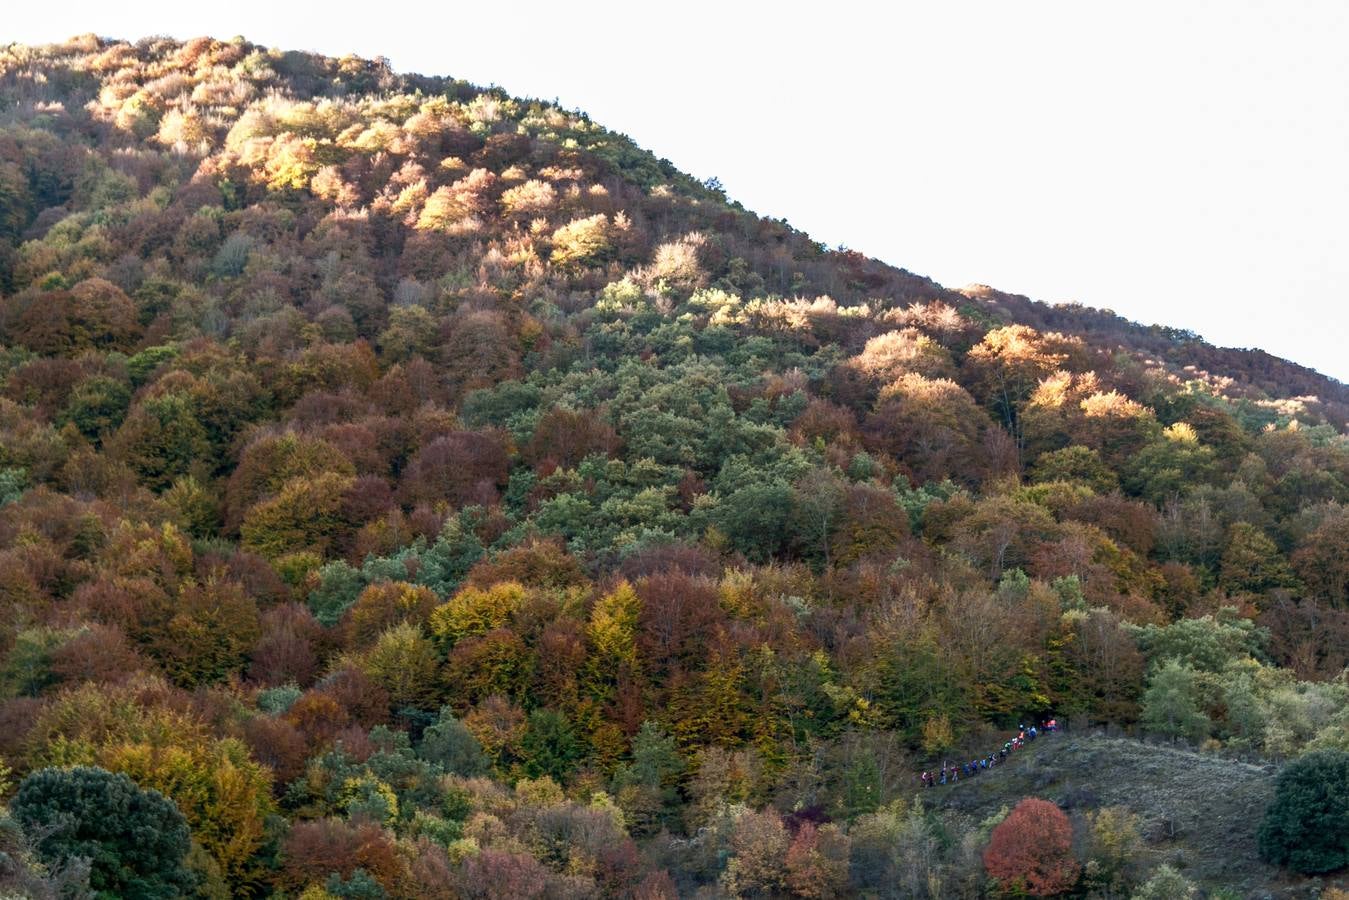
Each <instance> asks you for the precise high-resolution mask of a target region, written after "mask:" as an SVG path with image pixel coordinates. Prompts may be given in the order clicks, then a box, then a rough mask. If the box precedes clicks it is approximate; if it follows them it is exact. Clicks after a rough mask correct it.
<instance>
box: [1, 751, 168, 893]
mask: <svg viewBox="0 0 1349 900" xmlns="http://www.w3.org/2000/svg"><path fill="white" fill-rule="evenodd" d="M10 809H11V811H12V813H13V815H14V818H15V819H16V820H17V821H18V822H19V823H20V824H21V825H22V826H23V827H24V830H25V831H27V832H28V833H29V834H32V835H34V836H35V837H37V850H38V854H39V855H40V856H41V857H42V859H43V861H44V862H46V863H48V864H49V865H53V866H55V865H60V864H63V863H66V862H68V861H70V860H72V859H75V858H77V857H85V858H87V859H89V860H90V872H89V884H90V886H91V887H92V888H93V889H94V891H95V893H96V896H98V897H100V898H108V900H115V898H123V897H128V898H145V900H152V898H159V897H163V898H172V897H181V896H184V895H185V894H187V893H189V892H190V890H191V887H192V883H193V879H192V876H191V875H190V874H189V872H188V870H187V868H186V867H185V865H184V860H185V858H186V857H187V852H188V849H189V847H190V845H191V843H190V836H189V833H188V828H187V822H186V820H184V818H183V814H182V813H181V812H179V811H178V807H176V806H174V805H173V803H172V802H171V801H169V800H168V799H166V798H165V797H164V795H163V794H161V793H159V792H158V791H153V790H142V789H141V788H139V787H137V786H136V783H135V782H133V781H132V780H131V779H130V778H128V777H127V776H125V775H121V774H113V773H112V772H108V771H107V770H105V769H100V768H96V767H94V766H77V767H75V768H71V769H41V770H39V771H37V772H34V773H33V774H31V775H29V776H28V777H27V778H25V779H24V780H23V783H22V784H20V785H19V791H18V793H17V794H16V795H15V796H14V800H13V801H12V803H11V804H10Z"/></svg>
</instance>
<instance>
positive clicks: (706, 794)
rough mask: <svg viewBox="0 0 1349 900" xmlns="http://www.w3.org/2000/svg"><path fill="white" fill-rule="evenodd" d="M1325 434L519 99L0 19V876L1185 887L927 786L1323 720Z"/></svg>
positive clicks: (1320, 382) (1319, 726)
mask: <svg viewBox="0 0 1349 900" xmlns="http://www.w3.org/2000/svg"><path fill="white" fill-rule="evenodd" d="M452 64H453V60H452V59H451V60H448V61H447V66H449V67H452ZM708 139H709V140H715V136H714V135H709V136H708ZM765 152H771V149H770V148H769V147H768V146H767V145H766V147H765ZM838 164H840V165H846V150H845V148H843V147H841V148H840V159H839V160H838ZM802 174H803V177H827V172H820V173H802ZM896 214H897V215H899V214H902V212H897V213H896ZM1145 262H1146V261H1140V262H1139V264H1140V265H1143V264H1145ZM1158 289H1159V290H1164V289H1165V286H1164V285H1159V286H1158ZM1347 420H1349V389H1346V388H1345V386H1344V385H1342V384H1339V383H1338V382H1335V381H1333V380H1331V379H1328V378H1325V377H1323V376H1321V375H1318V374H1317V373H1315V372H1312V371H1310V370H1307V369H1304V368H1302V367H1299V366H1296V365H1294V364H1292V363H1288V362H1286V361H1283V360H1278V359H1275V358H1273V357H1270V356H1268V355H1267V354H1263V353H1260V352H1258V351H1238V350H1224V349H1219V348H1214V347H1211V346H1209V345H1207V344H1205V343H1204V342H1203V341H1202V340H1200V339H1199V338H1198V337H1197V336H1195V335H1192V334H1188V333H1184V332H1180V331H1176V330H1173V329H1168V328H1165V327H1159V326H1152V327H1144V326H1140V325H1136V324H1133V323H1129V322H1127V321H1125V320H1123V319H1121V318H1119V317H1117V316H1115V315H1114V314H1112V313H1108V312H1101V311H1097V310H1091V309H1086V308H1083V307H1077V306H1059V307H1051V306H1046V305H1042V304H1037V303H1034V302H1032V301H1030V300H1027V299H1026V298H1024V297H1016V296H1012V295H1008V294H1002V293H999V292H997V291H994V290H992V289H989V288H970V289H966V290H963V291H959V292H957V291H952V290H948V289H946V288H943V287H942V286H940V285H937V284H935V283H933V282H932V281H930V280H928V279H925V278H922V277H920V276H916V275H913V274H911V273H908V272H906V271H903V270H899V269H895V268H892V267H890V266H887V265H885V264H883V263H880V262H878V261H875V260H871V259H866V258H864V257H862V256H860V255H858V254H855V253H849V252H836V251H830V250H828V249H827V248H825V247H823V246H821V245H819V244H818V243H816V242H813V241H812V240H810V239H809V238H808V237H807V236H806V235H804V234H802V233H800V232H798V231H795V230H793V229H792V228H791V227H789V226H788V225H787V224H786V223H785V222H781V221H774V220H769V219H764V218H760V217H759V216H756V215H754V214H753V213H751V212H749V211H747V210H745V209H743V208H742V207H741V206H739V205H738V204H736V203H734V202H733V201H732V200H730V199H728V198H727V197H726V196H725V195H724V193H723V192H722V191H721V190H720V188H719V186H718V185H716V184H715V182H709V183H708V184H702V183H699V182H698V181H696V180H694V179H692V178H690V177H688V176H686V175H684V174H681V173H680V172H678V171H676V170H675V169H674V167H673V166H672V165H671V164H670V163H668V162H667V161H665V160H661V159H658V158H656V157H655V156H653V155H651V154H650V153H648V152H646V151H645V150H642V149H641V148H638V147H637V146H635V145H634V144H633V143H632V142H631V141H630V140H628V139H627V138H625V137H623V136H622V135H620V134H616V133H614V132H611V131H608V130H606V129H605V128H603V127H601V126H599V125H598V124H596V123H594V122H592V121H590V120H589V119H588V118H587V117H586V116H585V115H584V114H582V113H580V112H576V111H569V110H564V109H560V108H558V107H557V106H555V105H552V104H549V103H544V102H540V101H535V100H523V99H518V98H512V97H510V96H508V95H506V94H505V93H503V92H502V91H499V90H484V89H480V88H477V87H473V86H471V85H468V84H465V83H463V82H457V81H453V80H447V79H440V78H426V77H421V76H415V75H400V74H397V73H395V72H393V71H392V70H391V69H390V68H389V66H388V65H387V63H385V62H384V61H383V60H375V61H369V60H362V59H356V58H350V57H349V58H343V59H329V58H323V57H319V56H315V55H312V54H306V53H294V52H283V51H278V50H271V49H267V48H264V47H259V46H256V45H253V44H250V43H248V42H247V41H245V40H243V39H242V38H239V39H234V40H231V41H218V40H212V39H205V38H202V39H196V40H192V41H188V42H186V43H180V42H177V41H173V40H168V39H147V40H144V41H140V42H138V43H125V42H119V41H113V40H106V39H97V38H94V37H81V38H76V39H72V40H71V41H69V42H68V43H66V44H62V45H57V46H49V47H24V46H18V45H10V46H8V47H0V642H3V643H2V644H0V647H2V648H3V651H4V655H3V664H2V665H0V759H2V760H3V763H4V764H5V765H6V766H7V767H8V774H7V776H5V777H3V778H0V787H3V790H4V797H6V798H7V802H8V805H9V813H8V815H7V817H6V818H4V819H3V820H2V821H0V851H3V853H4V855H3V856H0V879H2V880H3V882H4V886H5V889H6V890H14V891H27V892H28V893H29V894H30V895H31V896H35V897H48V896H83V895H84V894H81V893H80V891H82V890H86V889H92V890H93V891H94V892H95V893H97V895H98V896H106V897H121V896H143V897H174V896H201V897H213V898H214V897H228V896H239V897H263V896H276V897H290V898H296V897H303V898H305V900H321V898H328V897H358V898H380V897H390V898H403V897H408V898H412V897H432V898H435V897H446V898H450V897H503V898H505V897H510V898H530V897H550V898H551V897H569V898H570V897H599V896H618V897H638V898H662V897H676V896H691V895H700V896H707V897H718V896H741V897H778V896H794V897H835V896H886V897H889V896H904V897H924V896H933V897H944V896H969V897H975V896H984V895H992V894H996V893H998V892H1000V891H1009V890H1018V889H1031V890H1032V891H1033V892H1037V893H1042V894H1043V893H1053V892H1075V893H1076V894H1077V895H1079V896H1088V895H1089V896H1100V897H1117V896H1129V895H1130V894H1131V893H1132V892H1134V891H1135V890H1138V891H1152V892H1153V893H1151V894H1148V893H1144V894H1141V896H1157V897H1161V896H1181V894H1176V893H1174V892H1171V893H1168V892H1167V891H1171V890H1172V888H1168V887H1167V885H1172V886H1173V887H1174V885H1175V884H1180V883H1181V882H1183V881H1184V880H1185V875H1184V873H1183V872H1176V871H1175V870H1173V869H1170V868H1167V869H1163V870H1158V871H1157V872H1155V873H1154V871H1153V869H1152V866H1153V863H1155V862H1156V860H1155V859H1154V858H1153V857H1152V856H1148V855H1146V854H1141V851H1139V849H1138V848H1139V847H1140V846H1141V842H1142V841H1143V840H1144V838H1146V837H1147V836H1148V834H1149V833H1150V832H1149V823H1148V822H1147V821H1145V820H1144V819H1140V818H1139V817H1138V816H1134V814H1133V813H1131V812H1130V811H1129V810H1128V809H1126V808H1125V807H1123V806H1118V805H1117V806H1111V807H1107V808H1104V809H1094V808H1091V807H1090V806H1089V805H1088V806H1080V807H1078V808H1074V809H1072V810H1070V813H1071V818H1069V817H1067V816H1065V814H1064V813H1063V812H1061V811H1058V808H1057V807H1055V806H1053V804H1040V805H1038V806H1037V805H1034V804H1031V805H1027V806H1026V807H1025V809H1023V808H1022V807H1021V806H1018V807H1017V809H1016V811H1014V812H1013V813H1012V814H1011V815H1010V816H1008V818H1006V819H1005V820H1004V819H1003V818H1002V815H1006V811H1005V810H1004V811H1003V813H1002V814H1001V815H998V816H994V817H993V818H991V819H988V820H986V821H984V822H982V824H978V825H970V824H969V823H968V822H966V821H965V820H964V819H962V818H961V817H959V816H957V815H954V814H952V813H951V812H949V810H945V809H942V808H941V807H940V806H938V807H934V806H933V805H932V804H930V803H929V804H924V802H923V798H922V797H921V796H919V797H915V794H917V793H918V792H919V791H920V790H921V788H920V786H919V781H918V780H917V775H918V773H919V772H920V771H923V770H928V769H934V768H936V766H938V765H942V764H943V762H944V761H945V760H946V759H948V758H950V759H961V760H968V759H971V758H976V757H977V758H983V757H984V756H985V754H986V752H987V751H988V750H991V749H994V748H995V747H996V746H1001V745H1002V744H1003V743H1004V741H1005V740H1006V738H1007V734H1008V730H1009V729H1011V730H1013V731H1015V730H1016V728H1017V726H1019V725H1021V724H1022V723H1028V722H1031V721H1034V722H1040V721H1043V720H1044V719H1045V718H1047V717H1050V716H1055V717H1058V718H1060V719H1064V718H1067V719H1070V720H1071V721H1073V722H1075V723H1079V724H1087V723H1092V722H1095V723H1105V722H1108V723H1112V724H1114V725H1120V726H1125V727H1128V728H1132V729H1136V730H1137V731H1139V732H1147V733H1150V734H1154V735H1165V736H1172V737H1176V738H1179V739H1184V740H1185V741H1188V742H1189V743H1191V744H1193V745H1195V746H1200V747H1204V748H1206V749H1208V750H1211V751H1216V752H1222V753H1229V754H1235V753H1240V754H1247V755H1259V756H1263V757H1266V758H1269V759H1272V760H1279V761H1282V760H1288V759H1292V758H1295V757H1298V756H1300V755H1302V754H1304V753H1306V752H1308V751H1328V752H1331V754H1332V755H1333V754H1334V753H1335V752H1339V751H1345V750H1349V681H1346V678H1345V675H1344V672H1345V667H1346V663H1349V438H1346V436H1345V434H1344V428H1345V424H1346V421H1347ZM1051 739H1054V738H1051ZM1316 758H1318V759H1319V758H1321V757H1320V756H1318V757H1316ZM1347 771H1349V770H1347ZM110 773H111V774H110ZM979 777H980V778H984V777H987V778H996V777H999V776H998V775H997V774H996V773H995V772H988V773H986V774H983V775H980V776H979ZM956 789H959V787H955V788H943V790H956ZM1158 789H1159V790H1165V785H1159V786H1158ZM1103 793H1104V792H1103ZM948 805H949V804H948ZM1042 807H1049V808H1050V809H1052V810H1054V813H1050V812H1047V811H1045V810H1044V809H1042ZM1140 811H1141V810H1140ZM1259 812H1260V811H1258V810H1257V811H1252V815H1258V814H1259ZM1055 813H1057V815H1058V816H1060V817H1063V820H1062V821H1061V822H1060V821H1058V820H1057V819H1055V820H1054V821H1052V822H1050V823H1049V825H1046V826H1044V827H1051V826H1052V829H1059V831H1056V832H1054V833H1055V834H1059V833H1062V829H1068V832H1067V833H1070V835H1075V837H1073V840H1072V846H1071V847H1070V848H1068V849H1067V850H1066V851H1065V853H1066V854H1067V855H1066V856H1064V857H1063V858H1062V859H1057V860H1055V861H1053V866H1052V867H1051V868H1052V871H1053V874H1054V876H1055V877H1054V878H1052V879H1049V880H1047V881H1046V880H1043V879H1040V880H1037V879H1039V878H1040V876H1039V875H1035V874H1034V872H1033V871H1032V870H1034V871H1035V872H1040V871H1043V870H1044V866H1043V865H1041V863H1044V861H1043V860H1039V861H1032V862H1034V863H1035V865H1034V866H1032V864H1031V863H1029V862H1025V861H1024V857H1023V856H1017V855H1015V854H1012V853H1010V851H1006V848H1007V847H1008V846H1010V844H1009V841H1011V842H1013V843H1015V839H1016V838H1017V836H1018V835H1022V836H1024V834H1029V833H1042V832H1036V831H1035V830H1034V829H1035V828H1038V827H1040V826H1039V825H1036V824H1035V823H1036V822H1039V821H1040V820H1038V819H1036V818H1035V817H1036V816H1049V817H1051V818H1052V817H1053V815H1054V814H1055ZM1345 815H1346V816H1349V812H1346V813H1345ZM1041 824H1043V823H1041ZM1346 825H1349V822H1346ZM127 834H137V835H140V836H141V839H140V840H129V839H127V837H126V835H127ZM1130 835H1132V837H1130ZM1261 840H1262V842H1263V841H1264V840H1265V838H1264V837H1262V838H1261ZM1270 841H1275V839H1274V838H1270ZM1121 848H1123V849H1121ZM1261 848H1262V850H1261V852H1262V853H1267V854H1268V855H1269V858H1270V860H1271V861H1273V862H1279V863H1281V864H1284V865H1285V869H1286V870H1287V871H1288V872H1289V873H1290V874H1289V877H1290V878H1291V877H1294V875H1295V874H1296V873H1309V872H1323V871H1333V870H1334V869H1336V868H1338V867H1340V866H1343V865H1344V863H1345V862H1349V846H1346V847H1344V848H1343V853H1342V855H1341V856H1336V855H1335V852H1334V848H1332V850H1331V851H1327V854H1328V855H1322V856H1317V857H1316V861H1311V862H1308V861H1307V857H1308V854H1303V855H1302V856H1298V855H1296V854H1294V855H1293V856H1292V857H1289V856H1288V855H1287V854H1285V855H1284V856H1279V851H1278V846H1277V841H1275V843H1273V844H1270V847H1266V845H1265V844H1264V843H1262V844H1261ZM1270 848H1273V849H1270ZM1005 851H1006V852H1005ZM1009 860H1011V861H1010V862H1009ZM1009 866H1010V867H1011V868H1009ZM1018 866H1021V867H1022V869H1024V870H1025V871H1024V872H1022V871H1021V869H1018V868H1017V867H1018ZM1037 867H1038V868H1037ZM1149 879H1152V881H1151V882H1150V881H1149ZM1159 879H1160V880H1159ZM1168 879H1172V880H1170V881H1168ZM1174 879H1179V881H1176V880H1174ZM1145 882H1146V883H1147V884H1146V885H1145ZM1040 888H1044V890H1040ZM1051 888H1052V890H1050V889H1051Z"/></svg>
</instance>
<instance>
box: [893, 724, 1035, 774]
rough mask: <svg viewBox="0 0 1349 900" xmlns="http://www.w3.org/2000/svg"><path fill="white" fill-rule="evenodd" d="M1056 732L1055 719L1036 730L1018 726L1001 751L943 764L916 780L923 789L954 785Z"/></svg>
mask: <svg viewBox="0 0 1349 900" xmlns="http://www.w3.org/2000/svg"><path fill="white" fill-rule="evenodd" d="M1058 730H1059V723H1058V720H1057V719H1046V720H1044V722H1042V723H1041V724H1040V726H1039V727H1038V728H1037V727H1036V726H1035V725H1031V726H1030V727H1029V728H1027V727H1026V726H1025V725H1020V726H1018V727H1017V735H1016V737H1014V738H1012V739H1011V740H1009V741H1007V742H1006V743H1004V744H1003V745H1002V749H1000V750H998V751H996V752H994V753H990V754H988V756H986V757H984V758H983V759H972V760H970V761H969V762H967V763H956V764H954V765H949V764H947V763H945V762H943V763H942V766H941V770H940V771H938V772H924V773H923V774H922V775H920V776H918V779H919V780H920V781H922V782H923V787H935V786H937V785H939V784H955V783H956V782H957V781H959V780H960V779H961V776H964V777H965V778H972V777H973V776H975V775H978V774H979V773H980V772H981V771H983V770H985V769H991V768H993V767H994V766H999V765H1002V764H1003V763H1005V762H1007V757H1008V755H1009V754H1012V753H1015V752H1016V751H1017V750H1020V749H1021V748H1022V747H1024V746H1025V745H1026V744H1027V743H1028V742H1030V741H1033V740H1035V739H1036V738H1037V737H1039V736H1040V735H1041V734H1048V733H1049V732H1052V731H1058Z"/></svg>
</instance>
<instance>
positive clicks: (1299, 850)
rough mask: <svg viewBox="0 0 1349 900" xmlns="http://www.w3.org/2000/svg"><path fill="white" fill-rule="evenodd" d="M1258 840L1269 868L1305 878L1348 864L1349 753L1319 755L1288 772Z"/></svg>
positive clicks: (1276, 789) (1282, 775)
mask: <svg viewBox="0 0 1349 900" xmlns="http://www.w3.org/2000/svg"><path fill="white" fill-rule="evenodd" d="M1258 837H1259V841H1260V856H1261V857H1263V858H1264V859H1265V860H1266V861H1267V862H1271V863H1274V864H1275V865H1279V866H1284V867H1285V868H1288V869H1292V870H1293V871H1294V872H1299V873H1301V874H1304V875H1312V874H1316V873H1320V872H1332V871H1334V870H1335V869H1340V868H1343V867H1344V866H1345V865H1346V864H1349V753H1346V752H1344V751H1343V750H1314V751H1312V752H1311V753H1308V754H1306V755H1305V756H1302V757H1299V758H1298V759H1295V760H1293V761H1292V762H1291V763H1289V764H1288V765H1287V766H1286V767H1284V770H1283V771H1282V772H1280V773H1279V777H1278V780H1277V781H1275V783H1274V802H1273V803H1271V804H1270V805H1269V809H1267V810H1266V811H1265V817H1264V819H1263V820H1261V822H1260V831H1259V835H1258Z"/></svg>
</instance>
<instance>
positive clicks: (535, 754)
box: [520, 709, 581, 784]
mask: <svg viewBox="0 0 1349 900" xmlns="http://www.w3.org/2000/svg"><path fill="white" fill-rule="evenodd" d="M520 754H521V756H522V757H523V758H524V769H525V773H526V774H527V775H529V777H530V778H540V777H542V776H545V775H546V776H548V777H550V778H552V779H553V780H554V781H556V782H558V783H559V784H561V783H564V782H565V781H566V778H567V776H568V775H570V774H571V772H572V770H573V769H575V768H576V764H577V762H579V761H580V759H581V743H580V741H578V740H577V739H576V732H575V731H573V730H572V727H571V723H570V722H568V721H567V717H566V716H565V715H563V714H562V713H560V712H558V711H557V710H554V709H536V710H534V712H532V713H530V714H529V729H528V730H527V731H526V732H525V736H524V739H523V740H522V741H521V742H520Z"/></svg>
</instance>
